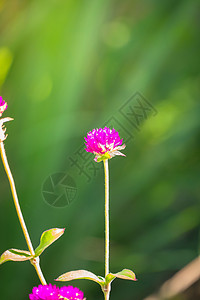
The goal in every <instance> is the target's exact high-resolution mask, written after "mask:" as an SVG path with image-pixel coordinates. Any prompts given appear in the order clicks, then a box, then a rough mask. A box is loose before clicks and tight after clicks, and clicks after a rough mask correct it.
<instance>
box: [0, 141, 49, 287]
mask: <svg viewBox="0 0 200 300" xmlns="http://www.w3.org/2000/svg"><path fill="white" fill-rule="evenodd" d="M0 152H1V158H2V162H3V165H4V168H5V171H6V174H7V176H8V180H9V183H10V188H11V192H12V196H13V200H14V204H15V208H16V211H17V215H18V218H19V222H20V224H21V227H22V230H23V233H24V237H25V239H26V243H27V246H28V249H29V251H30V253H31V255H32V256H34V255H35V252H34V249H33V246H32V243H31V239H30V236H29V233H28V230H27V227H26V224H25V221H24V217H23V215H22V211H21V208H20V204H19V200H18V196H17V191H16V187H15V182H14V178H13V176H12V173H11V170H10V167H9V164H8V160H7V156H6V152H5V148H4V144H3V142H2V141H0ZM34 262H35V261H34ZM32 264H33V265H34V267H35V269H36V272H37V274H38V277H39V279H40V281H41V283H42V284H46V280H45V278H44V276H43V274H42V271H41V268H40V265H39V263H38V262H37V263H32Z"/></svg>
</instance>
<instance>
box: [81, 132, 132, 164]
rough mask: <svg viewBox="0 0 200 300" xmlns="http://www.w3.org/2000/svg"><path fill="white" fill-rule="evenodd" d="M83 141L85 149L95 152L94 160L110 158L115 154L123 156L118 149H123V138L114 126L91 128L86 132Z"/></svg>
mask: <svg viewBox="0 0 200 300" xmlns="http://www.w3.org/2000/svg"><path fill="white" fill-rule="evenodd" d="M85 141H86V143H85V145H86V148H85V150H86V151H87V152H92V153H94V154H95V158H94V160H95V161H96V162H100V161H102V160H104V159H109V158H112V157H114V156H115V155H122V156H125V155H124V154H123V153H121V152H120V151H119V150H122V149H124V148H125V147H126V145H125V144H123V145H122V143H123V139H121V138H120V136H119V133H118V132H117V131H116V130H115V129H114V128H113V129H110V128H109V127H104V128H97V129H93V130H92V131H90V132H89V133H88V134H87V137H86V138H85Z"/></svg>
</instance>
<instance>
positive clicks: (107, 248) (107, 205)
mask: <svg viewBox="0 0 200 300" xmlns="http://www.w3.org/2000/svg"><path fill="white" fill-rule="evenodd" d="M103 163H104V173H105V277H106V276H107V275H108V274H109V169H108V159H105V160H103ZM104 296H105V300H109V297H110V284H108V285H107V287H106V289H105V291H104Z"/></svg>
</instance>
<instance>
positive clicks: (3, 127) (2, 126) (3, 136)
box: [0, 117, 13, 142]
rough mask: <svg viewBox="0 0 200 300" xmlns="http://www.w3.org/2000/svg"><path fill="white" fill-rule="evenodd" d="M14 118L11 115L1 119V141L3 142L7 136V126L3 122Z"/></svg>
mask: <svg viewBox="0 0 200 300" xmlns="http://www.w3.org/2000/svg"><path fill="white" fill-rule="evenodd" d="M12 120H13V119H12V118H9V117H7V118H4V119H0V142H3V141H4V140H5V139H6V138H7V135H5V132H6V128H5V126H4V125H3V124H4V123H5V122H8V121H12Z"/></svg>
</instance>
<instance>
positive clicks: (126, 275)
mask: <svg viewBox="0 0 200 300" xmlns="http://www.w3.org/2000/svg"><path fill="white" fill-rule="evenodd" d="M115 278H121V279H126V280H133V281H136V280H137V279H136V276H135V273H133V271H131V270H128V269H123V270H122V271H120V272H118V273H116V274H113V273H109V274H108V275H107V276H106V278H105V279H106V284H108V283H110V282H112V281H113V280H114V279H115Z"/></svg>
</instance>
